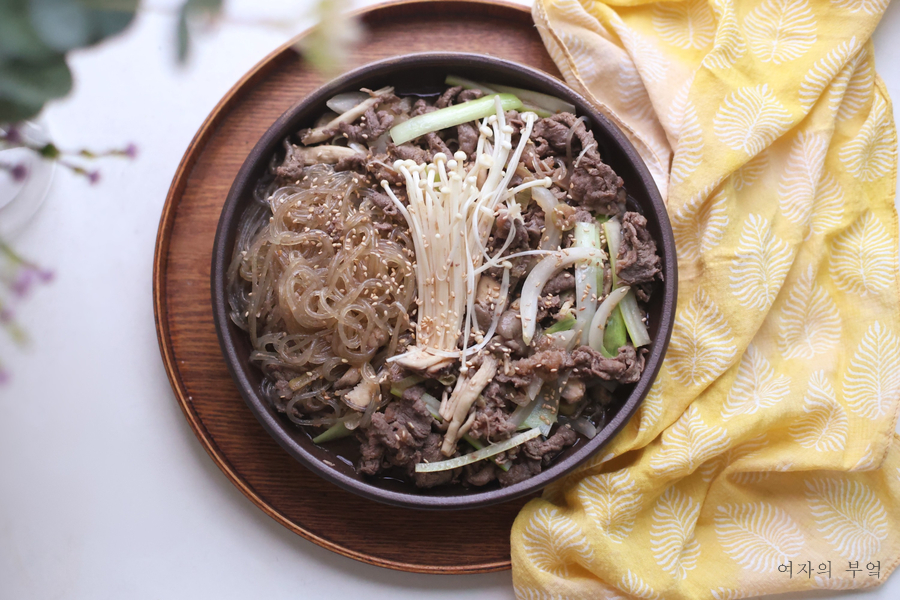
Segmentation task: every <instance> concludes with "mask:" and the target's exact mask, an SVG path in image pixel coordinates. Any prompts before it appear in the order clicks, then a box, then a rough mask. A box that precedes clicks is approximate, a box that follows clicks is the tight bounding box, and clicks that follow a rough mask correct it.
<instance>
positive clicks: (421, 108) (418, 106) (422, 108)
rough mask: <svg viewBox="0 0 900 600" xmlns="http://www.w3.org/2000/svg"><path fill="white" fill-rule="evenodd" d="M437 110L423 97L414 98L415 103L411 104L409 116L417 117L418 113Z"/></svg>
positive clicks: (422, 113)
mask: <svg viewBox="0 0 900 600" xmlns="http://www.w3.org/2000/svg"><path fill="white" fill-rule="evenodd" d="M436 110H437V107H435V106H432V105H431V104H429V103H428V101H427V100H425V99H424V98H419V99H418V100H416V103H415V104H413V107H412V111H410V113H409V114H410V116H412V117H418V116H419V115H424V114H427V113H430V112H434V111H436Z"/></svg>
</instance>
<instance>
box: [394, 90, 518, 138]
mask: <svg viewBox="0 0 900 600" xmlns="http://www.w3.org/2000/svg"><path fill="white" fill-rule="evenodd" d="M494 98H499V99H500V108H501V109H502V110H504V111H506V110H518V109H520V108H522V101H521V100H519V99H518V98H516V97H515V96H513V95H512V94H491V95H489V96H484V97H482V98H478V99H477V100H471V101H469V102H463V103H462V104H455V105H453V106H448V107H447V108H442V109H440V110H436V111H434V112H430V113H426V114H424V115H419V116H417V117H413V118H412V119H409V120H408V121H404V122H403V123H400V124H399V125H397V126H395V127H393V128H391V139H392V140H393V141H394V143H395V144H398V145H399V144H403V143H405V142H408V141H410V140H414V139H416V138H417V137H420V136H423V135H425V134H426V133H431V132H433V131H440V130H441V129H447V128H448V127H454V126H456V125H462V124H463V123H468V122H469V121H477V120H479V119H483V118H485V117H488V116H490V115H492V114H494V113H495V112H496V108H495V107H494Z"/></svg>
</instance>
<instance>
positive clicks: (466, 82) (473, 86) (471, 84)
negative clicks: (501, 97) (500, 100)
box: [444, 75, 497, 94]
mask: <svg viewBox="0 0 900 600" xmlns="http://www.w3.org/2000/svg"><path fill="white" fill-rule="evenodd" d="M444 83H446V84H447V85H449V86H456V85H458V86H460V87H463V88H465V89H467V90H481V91H482V92H483V93H485V94H496V93H497V90H495V89H494V88H492V87H490V86H487V85H484V84H483V83H478V82H477V81H472V80H471V79H466V78H465V77H460V76H458V75H447V78H446V79H444Z"/></svg>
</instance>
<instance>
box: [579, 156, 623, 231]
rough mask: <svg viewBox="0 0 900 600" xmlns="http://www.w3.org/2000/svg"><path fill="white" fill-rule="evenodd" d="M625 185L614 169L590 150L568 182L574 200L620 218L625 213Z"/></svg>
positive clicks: (585, 206) (588, 207)
mask: <svg viewBox="0 0 900 600" xmlns="http://www.w3.org/2000/svg"><path fill="white" fill-rule="evenodd" d="M624 185H625V182H624V181H622V178H621V177H619V176H618V175H616V172H615V171H613V170H612V167H610V166H609V165H607V164H606V163H605V162H603V161H602V160H600V154H599V153H597V152H596V151H588V152H587V154H585V155H584V156H583V157H582V159H581V162H580V163H578V166H577V167H576V168H575V169H574V170H573V171H572V178H571V179H570V180H569V195H570V196H572V201H573V202H575V203H576V204H580V205H581V206H583V207H584V208H586V209H588V210H590V211H592V212H594V213H599V214H603V215H617V214H620V213H621V212H622V211H623V210H625V188H624V187H623V186H624Z"/></svg>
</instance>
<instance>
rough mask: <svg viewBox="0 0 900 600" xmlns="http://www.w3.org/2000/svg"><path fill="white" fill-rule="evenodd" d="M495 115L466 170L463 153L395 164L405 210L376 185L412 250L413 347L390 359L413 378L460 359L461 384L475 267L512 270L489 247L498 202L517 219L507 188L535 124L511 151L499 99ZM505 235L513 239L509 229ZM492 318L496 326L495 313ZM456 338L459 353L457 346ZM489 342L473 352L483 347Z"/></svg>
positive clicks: (530, 121) (529, 116)
mask: <svg viewBox="0 0 900 600" xmlns="http://www.w3.org/2000/svg"><path fill="white" fill-rule="evenodd" d="M494 108H495V114H493V115H490V116H489V117H486V118H485V119H484V120H483V121H482V123H481V124H480V127H479V131H480V135H479V141H478V145H477V150H476V156H475V159H474V160H473V161H472V163H471V166H470V167H469V169H468V170H466V167H465V164H464V161H465V160H466V155H465V153H463V152H457V153H456V154H455V155H454V156H453V157H452V158H450V159H448V157H447V156H446V155H444V154H443V153H438V154H435V156H434V159H433V162H431V163H427V164H418V163H416V162H414V161H411V160H406V161H397V162H395V163H394V168H395V169H396V170H397V171H398V172H399V173H400V174H401V175H403V177H404V180H405V184H406V191H407V197H408V199H409V201H408V204H403V203H402V202H400V201H399V199H398V198H397V196H396V195H395V194H394V193H393V191H392V190H391V188H390V186H389V185H388V183H387V182H386V181H382V183H381V185H382V187H383V188H384V189H385V192H386V193H387V194H388V196H389V197H390V198H391V200H392V202H393V203H394V205H395V206H396V207H397V209H398V211H399V212H400V213H401V214H402V215H403V217H404V219H406V221H407V224H408V225H409V228H410V231H411V233H412V234H413V235H412V238H413V243H414V246H415V247H414V250H415V254H416V285H417V292H418V298H417V303H418V304H419V308H418V314H417V319H418V323H417V327H416V345H415V346H414V347H412V348H410V349H409V350H408V351H407V352H405V353H404V354H401V355H399V356H395V357H392V358H391V359H389V360H391V361H392V362H397V363H398V364H399V365H401V366H404V367H406V368H408V369H410V370H412V371H416V372H420V373H425V374H428V375H434V374H436V373H438V372H439V371H441V370H442V369H444V368H446V367H447V366H449V365H451V364H452V363H453V362H454V361H455V360H456V359H461V364H460V375H461V376H462V377H465V374H466V371H467V370H468V368H467V365H466V361H465V358H466V356H468V355H471V354H473V353H474V352H475V351H477V350H474V349H472V348H469V347H468V346H469V343H470V341H469V334H470V332H471V331H472V329H473V327H472V326H473V323H474V292H475V290H476V289H477V287H478V280H479V278H480V276H481V269H480V267H481V266H482V263H485V264H487V265H491V266H498V267H501V268H503V269H506V270H508V269H509V268H511V267H512V265H511V264H510V263H508V262H507V261H504V260H503V259H502V258H501V254H502V252H503V249H501V251H500V252H496V253H495V254H494V255H493V256H491V255H490V254H489V253H488V252H487V242H488V237H489V236H490V233H491V229H492V228H493V224H494V216H495V214H496V211H497V209H498V206H499V205H500V203H501V202H504V203H505V204H506V210H507V213H508V214H512V215H517V214H519V212H520V211H519V207H518V205H517V204H516V203H515V200H514V198H513V197H512V196H510V194H509V193H508V191H509V190H508V188H509V183H510V181H511V180H512V177H513V175H514V174H515V170H516V168H517V166H518V164H519V160H520V158H521V155H522V152H523V151H524V149H525V145H526V143H527V142H528V139H529V137H530V134H531V130H532V128H533V125H534V120H535V118H536V116H535V115H534V114H533V113H524V114H523V117H522V118H523V120H524V121H525V127H524V128H523V130H522V132H521V139H520V142H519V144H518V146H517V147H516V149H515V151H513V148H512V135H513V133H515V130H514V129H513V128H512V126H510V125H509V124H507V122H506V116H505V113H504V110H503V106H502V105H501V102H500V100H499V99H495V103H494ZM433 114H437V113H433ZM488 140H491V142H492V143H491V144H488V143H487V142H488ZM479 182H481V183H480V184H479ZM546 183H548V182H545V184H546ZM510 231H511V234H510V237H511V236H512V231H513V229H512V228H510ZM509 242H511V240H508V243H507V244H506V245H505V246H504V249H505V248H506V247H508V246H509ZM503 300H504V301H505V299H503ZM496 312H497V314H496V315H495V317H496V318H499V312H501V311H496ZM494 329H495V328H491V329H490V332H491V333H493V331H494ZM460 333H462V348H459V347H458V345H457V344H458V340H459V339H460ZM488 337H489V336H484V337H483V338H482V339H481V340H480V341H479V342H478V344H477V345H478V346H481V347H483V343H486V342H485V340H486V338H488Z"/></svg>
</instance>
